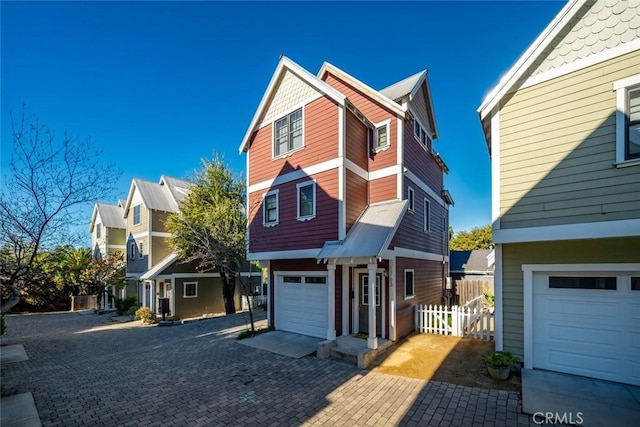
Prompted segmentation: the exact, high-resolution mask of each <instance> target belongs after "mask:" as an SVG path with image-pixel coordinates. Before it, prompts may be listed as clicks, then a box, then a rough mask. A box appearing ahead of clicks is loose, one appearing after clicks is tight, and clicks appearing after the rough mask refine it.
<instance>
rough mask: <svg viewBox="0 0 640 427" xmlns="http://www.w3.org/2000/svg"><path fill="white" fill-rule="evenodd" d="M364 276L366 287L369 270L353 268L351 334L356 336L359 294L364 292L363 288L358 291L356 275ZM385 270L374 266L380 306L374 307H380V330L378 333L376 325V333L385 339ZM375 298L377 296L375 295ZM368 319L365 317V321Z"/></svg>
mask: <svg viewBox="0 0 640 427" xmlns="http://www.w3.org/2000/svg"><path fill="white" fill-rule="evenodd" d="M361 273H362V274H364V275H365V276H366V277H367V287H368V286H369V280H368V276H369V269H368V268H354V269H353V274H352V280H353V281H352V283H353V284H354V285H355V287H356V289H354V298H353V300H354V313H353V314H354V323H353V325H354V330H353V333H355V334H357V333H359V332H360V296H361V292H362V290H364V286H363V288H362V290H361V289H360V281H359V280H358V274H361ZM384 273H385V269H384V268H381V267H378V266H377V265H376V277H377V276H378V274H379V275H380V305H379V306H378V305H376V307H380V324H381V325H382V328H381V330H380V331H378V325H377V324H376V333H377V332H379V333H380V336H381V337H382V338H387V336H386V332H385V329H386V328H385V324H386V321H387V317H386V316H387V315H386V310H385V305H386V303H387V291H386V285H387V280H386V279H388V278H387V277H385V274H384ZM376 296H377V294H376ZM362 305H363V306H365V307H367V308H368V307H369V304H367V305H364V304H362ZM368 318H369V317H368V316H367V319H368ZM376 323H377V318H376Z"/></svg>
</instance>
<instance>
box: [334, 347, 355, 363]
mask: <svg viewBox="0 0 640 427" xmlns="http://www.w3.org/2000/svg"><path fill="white" fill-rule="evenodd" d="M359 352H360V350H358V349H354V348H348V347H340V346H337V347H333V348H332V349H331V357H332V358H334V359H341V360H345V361H348V362H351V363H353V364H354V365H357V364H358V353H359Z"/></svg>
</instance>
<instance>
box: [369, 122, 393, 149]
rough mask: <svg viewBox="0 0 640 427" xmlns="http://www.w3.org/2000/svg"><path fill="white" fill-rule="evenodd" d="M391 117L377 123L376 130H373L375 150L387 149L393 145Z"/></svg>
mask: <svg viewBox="0 0 640 427" xmlns="http://www.w3.org/2000/svg"><path fill="white" fill-rule="evenodd" d="M390 125H391V119H388V120H385V121H383V122H381V123H378V124H376V130H375V132H373V147H372V150H373V151H374V152H378V151H383V150H386V149H387V148H389V147H390V146H391V139H390V137H391V135H390V132H391V126H390Z"/></svg>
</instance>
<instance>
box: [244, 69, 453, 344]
mask: <svg viewBox="0 0 640 427" xmlns="http://www.w3.org/2000/svg"><path fill="white" fill-rule="evenodd" d="M437 138H438V129H437V125H436V120H435V116H434V112H433V105H432V102H431V93H430V90H429V83H428V80H427V72H426V71H421V72H419V73H417V74H415V75H413V76H411V77H408V78H406V79H404V80H402V81H400V82H397V83H395V84H393V85H391V86H389V87H387V88H385V89H382V90H379V91H378V90H375V89H372V88H371V87H369V86H367V85H366V84H364V83H362V82H361V81H359V80H357V79H356V78H354V77H352V76H350V75H349V74H347V73H345V72H344V71H342V70H340V69H338V68H336V67H335V66H333V65H331V64H328V63H324V65H323V66H322V68H321V69H320V72H319V73H318V75H317V76H315V75H313V74H311V73H310V72H308V71H307V70H305V69H303V68H302V67H300V66H299V65H298V64H296V63H294V62H293V61H291V60H290V59H288V58H286V57H282V58H281V60H280V62H279V64H278V66H277V68H276V70H275V72H274V74H273V77H272V78H271V81H270V83H269V86H268V87H267V89H266V92H265V94H264V96H263V97H262V100H261V102H260V105H259V106H258V109H257V111H256V113H255V115H254V116H253V120H252V121H251V124H250V125H249V129H248V130H247V133H246V135H245V137H244V139H243V141H242V144H241V145H240V151H241V152H245V153H246V154H247V196H248V197H247V200H248V201H247V212H248V217H249V225H248V228H249V243H248V258H249V259H251V260H259V261H260V264H261V266H262V267H266V268H267V269H268V271H269V275H268V277H269V283H268V294H269V310H268V319H269V325H270V326H273V327H275V328H276V329H280V330H285V331H290V332H296V333H300V334H305V335H311V336H316V337H321V338H326V339H327V340H335V339H336V336H339V335H350V334H356V333H364V334H366V335H367V336H368V341H367V346H368V347H369V348H372V349H375V348H377V347H378V338H379V337H380V338H384V339H390V340H397V339H398V338H400V337H402V336H404V335H407V334H408V333H410V332H411V331H413V328H414V325H413V319H414V305H416V304H441V303H442V295H443V290H444V287H445V278H446V277H447V275H448V270H449V267H448V263H449V256H448V254H449V247H448V225H449V224H448V214H449V211H448V208H449V205H451V204H452V203H453V202H452V200H451V197H450V195H449V193H448V192H447V191H446V190H445V189H444V188H443V174H444V173H446V172H447V166H446V165H445V164H444V162H443V161H442V159H441V158H440V156H439V155H438V154H437V153H436V152H435V151H434V149H433V142H434V140H436V139H437Z"/></svg>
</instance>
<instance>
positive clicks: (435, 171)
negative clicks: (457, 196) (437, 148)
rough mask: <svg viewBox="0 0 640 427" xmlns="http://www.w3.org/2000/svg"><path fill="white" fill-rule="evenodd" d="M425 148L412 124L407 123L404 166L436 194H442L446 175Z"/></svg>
mask: <svg viewBox="0 0 640 427" xmlns="http://www.w3.org/2000/svg"><path fill="white" fill-rule="evenodd" d="M423 147H424V146H423V145H422V143H421V142H419V141H418V140H417V139H416V137H415V136H414V134H413V126H412V124H411V122H410V121H407V122H406V123H405V126H404V164H405V166H406V167H407V169H409V170H410V171H411V172H413V174H414V175H415V176H417V177H418V178H420V180H421V181H422V182H424V183H425V184H427V185H428V186H429V188H431V189H432V190H433V191H434V192H435V193H436V194H440V193H441V191H442V185H443V175H444V174H443V172H442V169H441V168H440V166H439V165H438V164H437V163H436V161H435V160H434V158H433V156H432V155H431V153H429V152H427V151H426V150H425V149H424V148H423Z"/></svg>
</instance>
